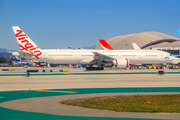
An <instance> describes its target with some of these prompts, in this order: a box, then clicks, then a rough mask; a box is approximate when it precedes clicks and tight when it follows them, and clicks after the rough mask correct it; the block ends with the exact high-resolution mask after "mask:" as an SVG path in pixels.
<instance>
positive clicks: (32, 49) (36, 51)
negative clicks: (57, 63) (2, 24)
mask: <svg viewBox="0 0 180 120" xmlns="http://www.w3.org/2000/svg"><path fill="white" fill-rule="evenodd" d="M12 28H13V31H14V34H15V36H16V39H17V41H18V44H19V46H20V49H21V51H23V52H26V53H30V54H32V55H34V56H35V57H36V58H37V59H39V56H40V55H42V52H41V49H40V48H38V46H37V45H36V44H35V43H34V42H33V41H32V40H31V39H30V38H29V37H28V36H27V35H26V34H25V33H24V32H23V31H22V30H21V29H20V28H19V27H18V26H12Z"/></svg>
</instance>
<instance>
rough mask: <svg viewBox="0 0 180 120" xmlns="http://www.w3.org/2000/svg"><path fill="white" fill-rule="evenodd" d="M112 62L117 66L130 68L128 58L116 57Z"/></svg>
mask: <svg viewBox="0 0 180 120" xmlns="http://www.w3.org/2000/svg"><path fill="white" fill-rule="evenodd" d="M112 62H113V64H114V65H115V67H120V68H128V67H129V64H130V62H129V60H128V59H127V58H121V59H115V60H113V61H112Z"/></svg>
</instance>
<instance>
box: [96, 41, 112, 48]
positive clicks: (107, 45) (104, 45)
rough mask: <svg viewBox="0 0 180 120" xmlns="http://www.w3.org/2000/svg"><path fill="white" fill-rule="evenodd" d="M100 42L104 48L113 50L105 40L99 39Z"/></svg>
mask: <svg viewBox="0 0 180 120" xmlns="http://www.w3.org/2000/svg"><path fill="white" fill-rule="evenodd" d="M99 42H100V43H101V46H102V48H103V49H104V50H113V48H112V47H111V46H110V45H109V44H108V43H107V42H106V41H105V40H99Z"/></svg>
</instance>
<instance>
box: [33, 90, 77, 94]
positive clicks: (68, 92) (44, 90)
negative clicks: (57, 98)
mask: <svg viewBox="0 0 180 120" xmlns="http://www.w3.org/2000/svg"><path fill="white" fill-rule="evenodd" d="M34 91H42V92H60V93H77V92H73V91H53V90H34Z"/></svg>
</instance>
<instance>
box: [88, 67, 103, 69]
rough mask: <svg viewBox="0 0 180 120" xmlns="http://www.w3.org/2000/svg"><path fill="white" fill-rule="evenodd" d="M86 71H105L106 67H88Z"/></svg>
mask: <svg viewBox="0 0 180 120" xmlns="http://www.w3.org/2000/svg"><path fill="white" fill-rule="evenodd" d="M86 70H104V67H86Z"/></svg>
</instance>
